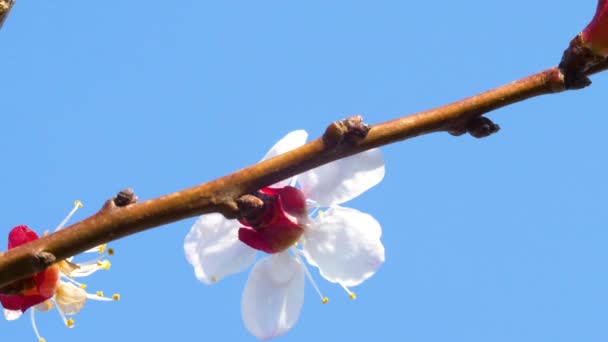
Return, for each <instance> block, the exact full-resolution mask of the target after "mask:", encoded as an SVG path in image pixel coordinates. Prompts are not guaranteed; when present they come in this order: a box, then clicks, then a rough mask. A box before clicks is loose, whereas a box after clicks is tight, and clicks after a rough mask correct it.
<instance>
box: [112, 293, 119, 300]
mask: <svg viewBox="0 0 608 342" xmlns="http://www.w3.org/2000/svg"><path fill="white" fill-rule="evenodd" d="M112 300H116V301H118V300H120V294H118V293H115V294H113V295H112Z"/></svg>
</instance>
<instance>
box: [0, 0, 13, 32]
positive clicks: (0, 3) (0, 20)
mask: <svg viewBox="0 0 608 342" xmlns="http://www.w3.org/2000/svg"><path fill="white" fill-rule="evenodd" d="M14 4H15V0H0V29H1V28H2V25H3V24H4V21H5V20H6V17H8V14H9V13H10V11H11V8H13V5H14Z"/></svg>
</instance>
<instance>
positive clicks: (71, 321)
mask: <svg viewBox="0 0 608 342" xmlns="http://www.w3.org/2000/svg"><path fill="white" fill-rule="evenodd" d="M65 325H67V326H68V328H73V327H74V319H73V318H68V320H67V321H65Z"/></svg>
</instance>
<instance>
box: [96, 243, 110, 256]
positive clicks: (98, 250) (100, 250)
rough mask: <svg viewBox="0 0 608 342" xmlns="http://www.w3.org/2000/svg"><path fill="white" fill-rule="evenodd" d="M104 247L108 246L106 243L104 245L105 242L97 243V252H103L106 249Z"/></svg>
mask: <svg viewBox="0 0 608 342" xmlns="http://www.w3.org/2000/svg"><path fill="white" fill-rule="evenodd" d="M106 247H108V245H106V244H105V243H104V244H103V245H99V247H97V252H99V254H103V252H104V251H105V250H106Z"/></svg>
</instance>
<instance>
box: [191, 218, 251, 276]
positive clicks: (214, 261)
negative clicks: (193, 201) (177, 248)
mask: <svg viewBox="0 0 608 342" xmlns="http://www.w3.org/2000/svg"><path fill="white" fill-rule="evenodd" d="M238 229H239V223H238V221H236V220H228V219H226V218H225V217H224V216H222V215H221V214H218V213H212V214H206V215H202V216H201V217H199V219H198V220H196V222H195V223H194V225H192V228H191V229H190V232H189V233H188V235H186V239H185V240H184V251H185V253H186V259H188V262H190V263H191V264H192V266H193V267H194V272H195V274H196V277H197V278H198V279H199V280H200V281H202V282H203V283H205V284H212V283H215V282H217V281H219V280H220V279H222V278H223V277H225V276H227V275H230V274H233V273H238V272H241V271H243V270H245V269H246V268H247V267H248V266H249V265H251V264H252V263H253V261H254V260H255V249H253V248H251V247H249V246H247V245H245V244H244V243H242V242H241V241H239V239H238Z"/></svg>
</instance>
